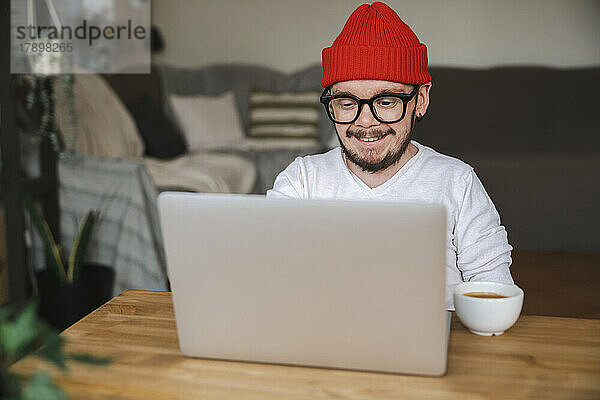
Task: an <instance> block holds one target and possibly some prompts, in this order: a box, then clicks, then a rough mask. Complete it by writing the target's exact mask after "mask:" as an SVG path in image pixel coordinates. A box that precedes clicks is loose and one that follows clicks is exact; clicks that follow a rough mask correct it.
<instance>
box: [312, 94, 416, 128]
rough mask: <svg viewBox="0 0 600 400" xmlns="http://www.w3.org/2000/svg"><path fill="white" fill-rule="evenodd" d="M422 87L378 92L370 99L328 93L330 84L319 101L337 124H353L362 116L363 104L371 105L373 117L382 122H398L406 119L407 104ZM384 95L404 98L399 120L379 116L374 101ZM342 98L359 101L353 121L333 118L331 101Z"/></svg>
mask: <svg viewBox="0 0 600 400" xmlns="http://www.w3.org/2000/svg"><path fill="white" fill-rule="evenodd" d="M420 87H421V85H415V87H414V88H413V90H412V92H410V93H380V94H376V95H375V96H373V97H371V98H370V99H361V98H360V97H357V96H354V95H352V94H338V95H335V94H334V95H330V94H326V93H327V92H329V90H330V89H331V86H328V87H327V88H325V90H324V91H323V94H321V97H320V98H319V101H320V102H321V103H322V104H323V106H324V107H325V112H326V113H327V116H328V117H329V119H330V120H331V121H332V122H333V123H335V124H343V125H347V124H352V123H353V122H355V121H356V120H357V119H358V117H360V113H361V112H362V109H363V105H365V104H368V105H369V109H370V110H371V114H373V117H375V119H376V120H377V121H379V122H381V123H382V124H395V123H396V122H400V121H402V120H403V119H404V116H405V115H406V108H407V107H406V106H407V104H408V103H409V102H410V101H411V100H412V99H413V97H415V95H416V94H417V93H418V92H419V88H420ZM382 97H397V98H399V99H400V100H402V115H401V116H400V118H398V119H397V120H394V121H384V120H382V119H381V118H379V116H378V115H377V112H376V111H375V106H374V105H373V103H374V102H375V100H377V99H380V98H382ZM340 98H349V99H352V100H354V101H356V102H357V103H358V112H357V113H356V116H355V117H354V119H353V120H352V121H348V122H339V121H336V120H335V119H333V116H332V115H331V113H330V112H329V103H330V102H331V101H332V100H333V99H340Z"/></svg>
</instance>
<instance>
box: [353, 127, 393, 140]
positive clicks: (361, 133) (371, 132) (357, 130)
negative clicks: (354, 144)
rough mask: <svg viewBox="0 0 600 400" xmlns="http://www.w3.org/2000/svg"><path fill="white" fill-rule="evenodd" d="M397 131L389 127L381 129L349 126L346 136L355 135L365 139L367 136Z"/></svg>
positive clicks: (383, 134)
mask: <svg viewBox="0 0 600 400" xmlns="http://www.w3.org/2000/svg"><path fill="white" fill-rule="evenodd" d="M395 134H396V131H395V130H393V129H392V128H387V129H381V128H375V129H371V130H369V129H362V128H348V130H347V131H346V136H347V137H353V136H354V137H355V138H357V139H363V138H366V137H378V136H385V135H395Z"/></svg>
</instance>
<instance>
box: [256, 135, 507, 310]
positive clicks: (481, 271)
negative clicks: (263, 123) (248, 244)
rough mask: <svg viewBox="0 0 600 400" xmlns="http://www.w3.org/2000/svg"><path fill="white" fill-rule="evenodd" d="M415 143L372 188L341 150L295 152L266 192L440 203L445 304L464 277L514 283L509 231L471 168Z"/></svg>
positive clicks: (451, 304) (451, 306)
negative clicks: (394, 169)
mask: <svg viewBox="0 0 600 400" xmlns="http://www.w3.org/2000/svg"><path fill="white" fill-rule="evenodd" d="M412 144H414V145H415V146H416V147H417V148H418V150H419V151H418V152H417V154H416V155H415V156H413V157H412V158H411V159H410V160H409V161H408V162H407V163H406V164H405V165H404V166H403V167H402V168H401V169H400V170H399V171H398V172H397V173H396V174H395V175H394V176H392V177H391V178H390V179H389V180H387V181H386V182H385V183H383V184H382V185H380V186H377V187H375V188H373V189H371V188H369V186H367V185H366V184H365V183H364V182H362V181H361V180H360V179H359V178H358V177H357V176H356V175H354V174H353V173H352V172H351V171H350V170H349V169H348V167H347V166H346V164H345V162H344V160H343V158H342V150H341V148H340V147H336V148H334V149H333V150H330V151H328V152H327V153H324V154H317V155H313V156H306V157H298V158H296V159H295V160H294V161H293V162H292V163H291V164H290V165H289V166H288V167H287V168H286V169H285V170H284V171H283V172H281V173H280V174H279V175H278V176H277V179H276V180H275V184H274V185H273V189H271V190H269V191H267V197H288V198H297V199H346V200H387V201H406V202H424V203H438V204H439V203H441V204H443V205H444V206H445V207H446V210H447V216H448V221H447V222H448V223H447V227H448V234H447V238H448V242H447V252H446V253H447V256H446V260H447V261H446V307H447V308H448V309H449V310H454V301H453V298H452V291H453V289H454V286H456V285H457V284H458V283H460V282H463V281H494V282H502V283H508V284H512V283H513V280H512V276H511V274H510V270H509V267H510V264H511V262H512V260H511V258H510V252H511V250H512V247H511V246H510V245H509V244H508V239H507V234H506V230H505V229H504V227H503V226H502V225H501V224H500V216H499V215H498V212H497V211H496V208H495V207H494V204H493V203H492V200H491V199H490V197H489V196H488V194H487V193H486V191H485V189H484V188H483V185H482V184H481V182H480V181H479V179H478V178H477V175H476V174H475V172H474V171H473V168H472V167H471V166H469V165H468V164H465V163H464V162H462V161H460V160H458V159H456V158H452V157H449V156H445V155H443V154H440V153H438V152H436V151H435V150H433V149H431V148H429V147H427V146H424V145H422V144H420V143H418V142H415V141H412Z"/></svg>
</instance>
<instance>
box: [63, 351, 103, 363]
mask: <svg viewBox="0 0 600 400" xmlns="http://www.w3.org/2000/svg"><path fill="white" fill-rule="evenodd" d="M69 358H71V359H72V360H73V361H77V362H80V363H83V364H91V365H109V364H111V363H112V362H113V359H112V358H111V357H97V356H95V355H93V354H88V353H73V354H69Z"/></svg>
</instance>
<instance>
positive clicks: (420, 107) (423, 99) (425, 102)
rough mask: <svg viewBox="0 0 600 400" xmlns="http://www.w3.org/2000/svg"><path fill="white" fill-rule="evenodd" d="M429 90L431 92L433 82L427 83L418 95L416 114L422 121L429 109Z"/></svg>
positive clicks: (420, 88) (422, 86)
mask: <svg viewBox="0 0 600 400" xmlns="http://www.w3.org/2000/svg"><path fill="white" fill-rule="evenodd" d="M429 90H431V82H427V83H424V84H422V85H421V87H419V93H417V105H416V107H417V109H416V111H415V114H416V115H417V118H419V119H421V118H423V116H424V115H425V113H426V112H427V107H429Z"/></svg>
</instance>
